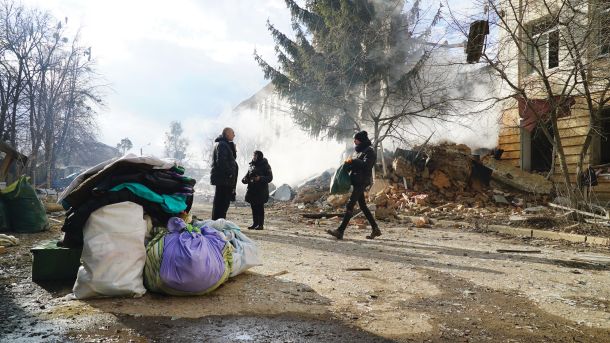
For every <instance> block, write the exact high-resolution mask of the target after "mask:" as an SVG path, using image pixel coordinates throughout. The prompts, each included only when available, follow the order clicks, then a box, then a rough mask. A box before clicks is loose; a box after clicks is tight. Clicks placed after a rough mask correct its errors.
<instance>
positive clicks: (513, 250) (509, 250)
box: [496, 249, 542, 254]
mask: <svg viewBox="0 0 610 343" xmlns="http://www.w3.org/2000/svg"><path fill="white" fill-rule="evenodd" d="M496 251H497V252H500V253H518V254H540V253H542V251H540V250H515V249H498V250H496Z"/></svg>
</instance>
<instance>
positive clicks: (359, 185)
mask: <svg viewBox="0 0 610 343" xmlns="http://www.w3.org/2000/svg"><path fill="white" fill-rule="evenodd" d="M354 145H355V148H356V152H355V154H354V156H353V158H348V159H347V160H346V161H345V163H347V164H349V165H350V166H351V170H350V180H351V183H352V186H353V190H352V194H351V196H350V198H349V200H348V202H347V205H346V206H345V207H346V210H345V215H344V216H343V221H342V222H341V225H339V228H337V229H336V230H327V231H326V232H327V233H328V234H329V235H331V236H334V237H335V238H337V239H343V233H344V232H345V229H346V228H347V224H349V221H350V219H352V216H353V215H354V206H355V205H356V203H358V206H360V210H362V212H363V213H364V216H365V217H366V219H368V221H369V223H370V224H371V227H372V232H371V234H370V235H368V236H366V238H368V239H373V238H375V237H378V236H381V230H379V226H378V225H377V222H375V218H374V217H373V214H372V213H371V211H370V210H369V208H368V207H367V206H366V199H365V196H364V192H365V191H366V189H367V187H369V186H370V185H371V184H372V183H373V168H374V167H375V162H376V161H377V154H376V153H375V149H373V147H372V143H371V140H370V139H369V137H368V133H367V132H366V131H360V132H358V133H356V135H355V136H354Z"/></svg>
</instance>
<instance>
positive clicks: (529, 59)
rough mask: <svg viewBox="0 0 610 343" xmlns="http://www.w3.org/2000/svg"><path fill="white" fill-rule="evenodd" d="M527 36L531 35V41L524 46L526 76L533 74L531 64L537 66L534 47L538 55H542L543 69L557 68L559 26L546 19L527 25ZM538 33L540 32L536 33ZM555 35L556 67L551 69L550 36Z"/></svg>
mask: <svg viewBox="0 0 610 343" xmlns="http://www.w3.org/2000/svg"><path fill="white" fill-rule="evenodd" d="M527 31H528V35H531V37H532V41H533V42H532V41H530V42H525V44H526V49H527V50H526V54H527V56H526V63H527V65H526V73H525V74H526V75H532V74H533V73H534V68H533V66H532V64H534V65H538V56H537V51H536V47H538V49H539V50H540V54H541V55H542V56H541V57H542V60H543V62H544V68H545V69H547V70H551V69H555V68H557V67H559V62H560V59H559V51H560V49H561V36H560V35H561V33H560V31H559V25H558V24H557V23H556V22H555V21H552V20H549V18H546V19H544V20H542V21H539V22H537V23H533V24H530V25H528V29H527ZM537 31H540V32H537ZM555 32H556V33H557V48H556V50H555V53H556V54H557V60H556V63H557V65H555V66H552V67H551V64H550V62H551V47H550V40H549V38H550V36H551V34H553V33H555ZM541 39H542V44H540V42H541V41H540V40H541ZM534 42H535V43H534Z"/></svg>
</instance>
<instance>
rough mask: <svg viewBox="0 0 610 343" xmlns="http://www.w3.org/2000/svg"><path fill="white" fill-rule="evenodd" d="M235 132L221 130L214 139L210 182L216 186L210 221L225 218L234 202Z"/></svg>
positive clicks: (235, 169) (227, 129)
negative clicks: (220, 133)
mask: <svg viewBox="0 0 610 343" xmlns="http://www.w3.org/2000/svg"><path fill="white" fill-rule="evenodd" d="M233 138H235V132H234V131H233V129H231V128H230V127H227V128H225V129H224V130H222V135H220V136H218V138H216V140H215V143H214V154H213V157H212V173H211V176H210V178H211V182H212V185H214V186H216V191H215V193H214V205H213V207H212V219H213V220H216V219H219V218H226V216H227V211H228V210H229V205H231V201H235V186H236V185H237V172H238V167H237V162H236V161H235V159H236V158H237V149H236V148H235V144H234V143H233Z"/></svg>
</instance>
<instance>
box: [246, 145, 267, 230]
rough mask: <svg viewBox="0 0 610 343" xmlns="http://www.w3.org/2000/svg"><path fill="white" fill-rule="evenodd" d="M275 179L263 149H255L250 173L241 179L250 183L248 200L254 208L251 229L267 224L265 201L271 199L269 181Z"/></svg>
mask: <svg viewBox="0 0 610 343" xmlns="http://www.w3.org/2000/svg"><path fill="white" fill-rule="evenodd" d="M271 181H273V172H272V171H271V166H270V165H269V162H268V161H267V159H266V158H264V156H263V153H262V152H261V151H258V150H257V151H255V152H254V155H253V156H252V162H250V167H249V168H248V173H247V174H246V176H244V178H243V179H242V180H241V182H242V183H244V184H247V185H248V190H247V191H246V201H247V202H249V203H250V207H251V208H252V222H253V224H252V225H251V226H249V227H248V229H250V230H262V229H263V228H264V225H265V203H266V202H267V201H269V183H270V182H271Z"/></svg>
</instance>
